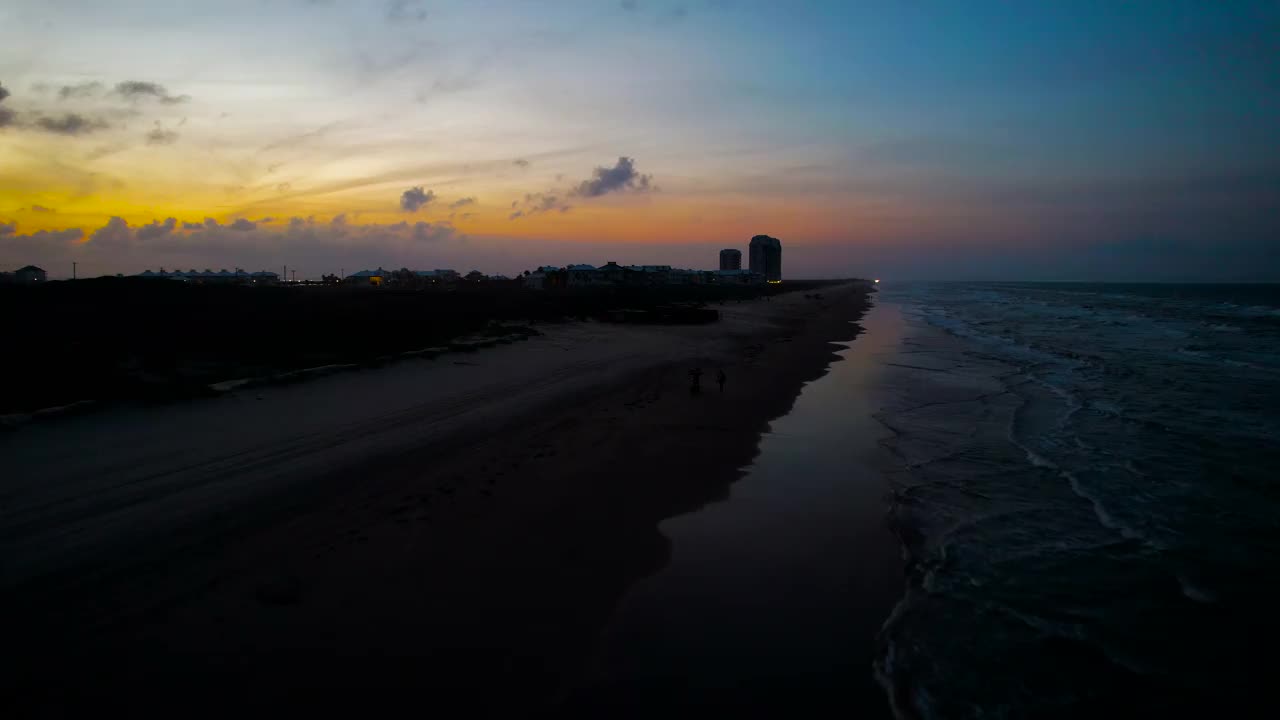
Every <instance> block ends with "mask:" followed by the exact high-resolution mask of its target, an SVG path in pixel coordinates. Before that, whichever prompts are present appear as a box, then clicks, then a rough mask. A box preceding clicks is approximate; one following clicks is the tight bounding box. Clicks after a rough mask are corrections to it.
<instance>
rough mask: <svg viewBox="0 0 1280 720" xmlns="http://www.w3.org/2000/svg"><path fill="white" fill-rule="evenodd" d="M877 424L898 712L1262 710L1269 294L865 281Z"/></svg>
mask: <svg viewBox="0 0 1280 720" xmlns="http://www.w3.org/2000/svg"><path fill="white" fill-rule="evenodd" d="M879 296H880V297H879V301H880V302H882V303H884V302H888V303H895V304H898V305H899V306H900V307H901V308H902V313H903V315H904V316H905V318H906V320H907V323H908V324H909V325H910V326H911V332H910V333H908V336H907V337H906V338H905V339H904V341H903V344H902V346H901V348H900V349H899V352H898V353H897V355H896V356H895V357H893V358H891V359H889V360H888V365H889V368H890V369H891V370H892V371H893V373H892V374H891V376H890V377H889V379H888V382H887V384H886V390H885V394H884V397H883V400H882V402H881V403H880V408H879V411H878V412H877V418H878V419H879V420H880V421H881V422H882V423H884V425H885V426H886V427H887V428H888V429H889V430H890V431H891V433H892V435H891V437H890V438H889V439H887V440H885V441H884V444H885V446H886V447H887V448H888V449H889V450H890V451H891V452H892V454H893V457H894V462H893V463H892V464H891V466H890V467H888V468H887V473H888V476H889V478H890V486H891V488H892V500H891V504H892V506H891V509H890V515H889V518H890V523H891V525H892V527H893V529H894V531H895V532H896V533H897V534H898V536H899V538H900V539H901V540H902V542H903V545H904V548H905V551H906V554H907V558H908V582H907V589H906V593H905V595H904V597H903V598H902V599H901V601H900V602H899V603H898V605H897V607H896V608H895V609H894V610H893V612H892V614H891V616H890V617H889V619H888V621H887V622H886V623H885V625H884V628H883V630H882V631H881V635H880V644H879V651H878V656H877V659H876V662H875V668H876V673H877V675H878V678H879V681H880V683H881V685H882V686H883V687H884V688H885V690H886V691H887V692H888V694H889V696H890V698H891V700H892V702H893V704H894V707H895V711H896V712H897V714H898V715H899V716H902V717H926V718H971V717H983V718H1005V717H1008V718H1014V717H1018V718H1021V717H1079V716H1081V715H1083V714H1085V713H1100V714H1102V715H1104V716H1109V715H1113V714H1118V713H1121V712H1125V713H1129V712H1138V713H1141V714H1142V715H1143V716H1150V715H1155V714H1159V713H1162V712H1163V713H1171V712H1178V713H1182V714H1185V713H1187V712H1201V713H1203V712H1215V711H1216V712H1215V714H1224V712H1223V711H1225V710H1226V709H1227V708H1229V707H1237V706H1239V707H1245V706H1247V705H1248V704H1249V703H1250V702H1257V703H1258V704H1259V705H1265V704H1266V698H1267V696H1268V695H1269V692H1270V685H1269V683H1270V681H1271V680H1273V679H1275V675H1276V674H1275V671H1274V669H1273V668H1274V667H1275V666H1276V663H1275V662H1274V659H1273V658H1272V657H1271V655H1270V654H1271V653H1272V652H1274V649H1275V648H1276V647H1277V642H1276V641H1277V640H1280V620H1277V618H1280V610H1278V608H1280V286H1276V285H1142V284H1085V283H939V284H922V285H911V286H904V287H901V288H887V287H886V288H885V289H884V290H883V291H882V292H881V293H880V294H879Z"/></svg>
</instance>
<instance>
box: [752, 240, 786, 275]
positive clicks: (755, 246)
mask: <svg viewBox="0 0 1280 720" xmlns="http://www.w3.org/2000/svg"><path fill="white" fill-rule="evenodd" d="M750 253H751V260H750V262H751V272H753V273H760V274H761V275H763V276H764V279H765V280H766V281H768V282H781V281H782V241H781V240H779V239H778V238H775V237H769V236H768V235H756V236H755V237H753V238H751V247H750Z"/></svg>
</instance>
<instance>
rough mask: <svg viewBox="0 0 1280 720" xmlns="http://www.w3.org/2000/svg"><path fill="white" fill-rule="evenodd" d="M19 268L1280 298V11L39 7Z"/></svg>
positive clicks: (582, 5)
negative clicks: (1160, 287)
mask: <svg viewBox="0 0 1280 720" xmlns="http://www.w3.org/2000/svg"><path fill="white" fill-rule="evenodd" d="M0 88H3V89H0V269H3V270H13V269H15V268H17V267H20V266H22V265H26V264H28V263H35V264H37V265H41V266H42V267H45V268H46V269H47V270H49V271H50V274H51V276H53V277H64V276H69V275H70V273H71V264H72V263H73V262H75V263H77V267H78V273H79V274H80V275H81V276H86V275H100V274H108V273H109V274H114V273H125V274H132V273H136V272H140V271H142V270H143V269H146V268H151V269H156V268H159V267H165V268H168V269H174V268H184V269H186V268H197V269H204V268H213V269H220V268H235V267H242V268H245V269H250V270H255V269H263V268H270V269H277V268H280V267H282V266H287V267H289V268H290V269H295V268H296V269H297V271H298V277H299V278H301V277H318V276H320V275H321V274H323V273H331V272H339V271H342V270H345V271H346V272H348V273H350V272H353V271H355V270H358V269H362V268H366V267H369V268H372V267H377V266H383V267H387V268H393V267H394V268H398V267H410V268H415V269H429V268H436V267H447V268H453V269H457V270H460V271H462V272H466V271H467V270H470V269H473V268H475V269H480V270H482V271H484V272H489V273H506V274H512V273H515V272H519V271H520V270H523V269H527V268H530V267H535V266H538V265H544V264H554V265H564V264H568V263H578V262H585V263H590V264H594V265H600V264H603V263H604V262H606V261H609V260H614V261H618V262H622V263H624V264H625V263H663V264H671V265H676V266H683V267H695V268H711V267H714V266H715V264H716V261H717V254H718V251H719V250H720V249H721V248H723V247H737V248H740V249H743V250H745V249H746V245H747V242H748V241H749V239H750V238H751V236H752V235H756V234H761V233H766V234H769V235H772V236H774V237H778V238H780V239H781V240H782V243H783V270H784V276H789V277H830V276H863V277H871V276H879V277H884V278H892V279H1027V280H1155V281H1181V280H1206V281H1237V280H1262V281H1276V280H1280V140H1277V133H1276V130H1275V128H1278V127H1280V2H1275V1H1274V0H1273V1H1271V2H1231V1H1230V0H1220V1H1218V2H1203V1H1201V2H1182V1H1179V0H1160V1H1150V2H1148V1H1142V0H1135V1H1133V2H1125V3H1119V2H1114V1H1112V0H1107V1H1094V0H1069V1H1068V0H1062V1H1059V0H1039V1H1037V2H1005V1H1001V2H994V1H986V0H965V1H962V2H929V1H927V0H922V1H921V2H911V3H903V2H888V1H885V2H877V1H875V0H867V1H866V2H856V3H855V2H805V1H803V0H798V1H795V2H785V3H784V2H753V1H751V0H596V1H591V2H585V1H584V2H577V1H571V0H564V1H557V2H550V1H541V0H518V1H517V0H513V1H510V2H497V1H493V0H467V1H459V2H452V1H450V0H360V1H356V0H221V1H220V2H216V3H213V2H208V0H201V1H200V2H186V1H184V0H114V1H111V2H103V1H101V0H92V1H91V0H86V1H83V2H82V1H80V0H5V2H4V3H2V4H0Z"/></svg>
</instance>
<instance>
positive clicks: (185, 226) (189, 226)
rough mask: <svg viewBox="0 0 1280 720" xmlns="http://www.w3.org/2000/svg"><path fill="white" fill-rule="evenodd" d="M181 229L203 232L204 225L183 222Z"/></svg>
mask: <svg viewBox="0 0 1280 720" xmlns="http://www.w3.org/2000/svg"><path fill="white" fill-rule="evenodd" d="M182 229H183V230H203V229H204V224H203V223H198V222H184V223H182Z"/></svg>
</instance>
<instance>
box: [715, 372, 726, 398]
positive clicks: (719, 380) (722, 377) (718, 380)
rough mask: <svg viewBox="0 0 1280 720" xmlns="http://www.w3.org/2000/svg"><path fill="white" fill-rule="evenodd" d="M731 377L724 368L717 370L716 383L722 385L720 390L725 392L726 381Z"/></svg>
mask: <svg viewBox="0 0 1280 720" xmlns="http://www.w3.org/2000/svg"><path fill="white" fill-rule="evenodd" d="M728 379H729V378H727V377H725V374H724V368H720V369H719V370H717V371H716V384H717V385H719V386H720V392H724V381H725V380H728Z"/></svg>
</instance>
